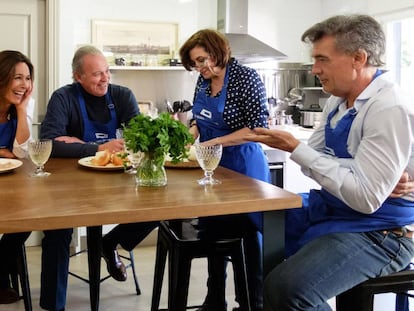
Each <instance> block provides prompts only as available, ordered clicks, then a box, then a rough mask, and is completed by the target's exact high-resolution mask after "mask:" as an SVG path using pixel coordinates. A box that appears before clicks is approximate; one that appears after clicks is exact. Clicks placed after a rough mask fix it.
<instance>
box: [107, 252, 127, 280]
mask: <svg viewBox="0 0 414 311" xmlns="http://www.w3.org/2000/svg"><path fill="white" fill-rule="evenodd" d="M102 257H103V258H104V259H105V261H106V268H107V270H108V273H109V275H110V276H112V277H113V278H114V279H115V280H117V281H120V282H124V281H126V279H127V273H126V268H125V265H124V263H123V262H122V260H121V258H120V257H119V254H118V251H117V250H116V249H105V247H103V248H102Z"/></svg>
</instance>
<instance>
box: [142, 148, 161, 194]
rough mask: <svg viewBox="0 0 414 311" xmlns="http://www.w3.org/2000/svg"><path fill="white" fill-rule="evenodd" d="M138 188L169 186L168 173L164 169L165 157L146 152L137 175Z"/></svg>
mask: <svg viewBox="0 0 414 311" xmlns="http://www.w3.org/2000/svg"><path fill="white" fill-rule="evenodd" d="M135 180H136V184H137V185H138V186H147V187H161V186H165V185H166V184H167V173H166V172H165V168H164V155H162V156H160V155H156V154H155V153H154V152H145V153H144V156H143V158H142V160H141V163H140V165H139V166H138V167H137V174H136V175H135Z"/></svg>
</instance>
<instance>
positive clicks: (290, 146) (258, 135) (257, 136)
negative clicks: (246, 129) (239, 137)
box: [245, 127, 300, 152]
mask: <svg viewBox="0 0 414 311" xmlns="http://www.w3.org/2000/svg"><path fill="white" fill-rule="evenodd" d="M245 139H246V140H249V141H255V142H260V143H264V144H266V145H268V146H269V147H273V148H277V149H280V150H283V151H287V152H292V151H293V150H295V148H296V147H297V146H298V145H299V143H300V141H299V140H298V139H296V138H295V137H294V136H293V135H292V134H290V133H289V132H286V131H281V130H269V129H266V128H261V127H260V128H255V129H254V134H248V135H246V137H245Z"/></svg>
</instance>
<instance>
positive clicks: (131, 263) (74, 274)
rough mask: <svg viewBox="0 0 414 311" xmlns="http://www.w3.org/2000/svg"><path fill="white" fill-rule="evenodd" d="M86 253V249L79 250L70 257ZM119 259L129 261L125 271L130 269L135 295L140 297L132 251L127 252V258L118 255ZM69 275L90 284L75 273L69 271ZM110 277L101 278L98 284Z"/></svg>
mask: <svg viewBox="0 0 414 311" xmlns="http://www.w3.org/2000/svg"><path fill="white" fill-rule="evenodd" d="M87 251H88V250H87V249H83V250H80V251H79V252H76V253H74V254H72V255H70V257H74V256H78V255H80V254H82V253H85V252H87ZM119 257H121V258H123V259H126V260H127V261H129V264H127V265H125V267H126V268H127V269H128V268H131V269H132V275H133V277H134V283H135V291H136V293H137V295H141V289H140V287H139V284H138V277H137V273H136V270H135V259H134V251H130V252H129V256H124V255H121V254H119ZM69 274H70V275H71V276H73V277H75V278H77V279H79V280H82V281H84V282H86V283H88V284H89V283H90V281H89V279H87V278H84V277H82V276H80V275H79V274H76V273H74V272H71V271H69ZM110 277H111V276H110V275H109V274H108V275H106V276H105V277H103V278H101V279H100V280H99V283H102V282H103V281H105V280H107V279H109V278H110Z"/></svg>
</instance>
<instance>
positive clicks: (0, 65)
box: [0, 50, 34, 96]
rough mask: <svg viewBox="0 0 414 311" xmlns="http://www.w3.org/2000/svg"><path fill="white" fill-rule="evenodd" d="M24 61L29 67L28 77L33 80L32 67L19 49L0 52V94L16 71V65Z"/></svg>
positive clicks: (1, 94)
mask: <svg viewBox="0 0 414 311" xmlns="http://www.w3.org/2000/svg"><path fill="white" fill-rule="evenodd" d="M18 63H25V64H26V65H27V67H29V72H30V77H31V79H32V81H33V80H34V68H33V64H32V62H31V61H30V59H29V58H28V57H27V56H25V55H24V54H22V53H20V52H19V51H12V50H4V51H1V52H0V96H3V95H4V94H5V92H6V90H7V87H8V86H9V83H10V81H11V80H12V79H13V78H14V75H15V73H16V65H17V64H18Z"/></svg>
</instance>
